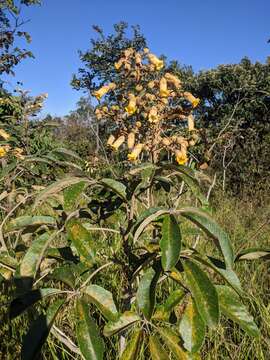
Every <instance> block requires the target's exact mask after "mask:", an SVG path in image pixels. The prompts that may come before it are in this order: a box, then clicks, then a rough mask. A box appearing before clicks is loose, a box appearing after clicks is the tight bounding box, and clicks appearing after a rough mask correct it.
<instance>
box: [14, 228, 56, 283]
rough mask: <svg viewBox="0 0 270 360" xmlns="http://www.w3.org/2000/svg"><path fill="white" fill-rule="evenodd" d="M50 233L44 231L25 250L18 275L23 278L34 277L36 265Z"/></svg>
mask: <svg viewBox="0 0 270 360" xmlns="http://www.w3.org/2000/svg"><path fill="white" fill-rule="evenodd" d="M49 240H50V234H49V233H44V234H42V235H40V236H39V237H37V238H36V239H35V240H34V241H33V243H32V245H31V246H30V248H29V249H28V250H27V252H26V254H25V255H24V258H23V259H22V262H21V266H20V276H21V277H24V278H32V279H34V278H35V277H36V273H37V270H38V267H39V265H40V262H41V259H42V257H43V254H44V251H45V249H46V248H47V246H48V242H49Z"/></svg>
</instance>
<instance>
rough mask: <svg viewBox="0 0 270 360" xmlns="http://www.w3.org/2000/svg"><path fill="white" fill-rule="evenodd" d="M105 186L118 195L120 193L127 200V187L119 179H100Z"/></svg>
mask: <svg viewBox="0 0 270 360" xmlns="http://www.w3.org/2000/svg"><path fill="white" fill-rule="evenodd" d="M99 183H100V184H101V185H103V186H104V187H106V188H108V189H110V190H112V191H113V192H115V193H116V194H117V195H119V196H120V197H121V198H122V199H123V200H125V201H126V200H127V188H126V186H125V185H124V184H122V183H121V182H119V181H116V180H113V179H110V178H104V179H102V180H100V182H99Z"/></svg>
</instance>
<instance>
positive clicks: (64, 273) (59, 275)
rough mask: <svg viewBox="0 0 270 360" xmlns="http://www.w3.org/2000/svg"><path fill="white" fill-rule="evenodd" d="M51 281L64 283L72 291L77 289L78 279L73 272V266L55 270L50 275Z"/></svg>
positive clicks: (60, 267)
mask: <svg viewBox="0 0 270 360" xmlns="http://www.w3.org/2000/svg"><path fill="white" fill-rule="evenodd" d="M50 279H53V280H58V281H62V282H63V283H64V284H66V285H67V286H69V287H71V288H72V289H74V288H75V284H76V278H75V275H74V273H73V272H72V265H63V266H59V267H57V268H55V269H54V270H53V273H52V274H51V275H50Z"/></svg>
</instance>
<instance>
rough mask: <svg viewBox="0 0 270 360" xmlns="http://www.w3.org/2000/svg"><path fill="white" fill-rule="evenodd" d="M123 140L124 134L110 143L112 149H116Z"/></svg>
mask: <svg viewBox="0 0 270 360" xmlns="http://www.w3.org/2000/svg"><path fill="white" fill-rule="evenodd" d="M124 142H125V136H124V135H121V136H120V137H119V138H118V139H117V140H115V141H114V143H112V144H111V147H112V148H113V150H115V151H117V150H118V149H119V147H120V146H121V145H122V144H123V143H124Z"/></svg>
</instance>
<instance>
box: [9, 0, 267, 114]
mask: <svg viewBox="0 0 270 360" xmlns="http://www.w3.org/2000/svg"><path fill="white" fill-rule="evenodd" d="M269 14H270V1H269V0H219V1H218V0H189V1H186V0H183V1H182V0H166V1H161V0H133V1H130V0H103V1H102V0H43V5H42V6H41V7H39V6H38V7H30V8H28V9H27V8H26V9H24V11H23V17H24V19H31V21H30V22H29V23H27V25H26V26H25V29H26V30H27V31H29V32H30V34H31V35H32V39H33V41H32V44H31V46H30V49H31V50H32V51H33V53H34V55H35V57H36V58H35V59H34V60H27V61H24V62H23V63H22V64H20V65H19V66H18V67H17V69H16V78H15V79H16V81H22V82H23V84H24V88H26V89H29V90H31V94H33V95H36V94H39V93H41V92H47V93H48V94H49V98H48V100H47V101H46V105H45V109H44V113H51V114H53V115H64V114H67V113H68V112H69V111H70V110H72V109H74V108H75V104H76V102H77V101H78V99H79V97H80V96H81V95H82V93H80V92H77V91H75V90H73V89H72V88H71V86H70V85H69V83H70V80H71V77H72V74H73V73H76V71H77V69H78V67H79V66H80V61H79V58H78V50H79V49H81V50H86V49H87V48H89V45H90V38H91V37H93V36H94V35H95V34H94V31H93V30H92V25H93V24H97V25H99V26H101V27H103V29H104V30H105V32H107V33H110V32H111V31H112V25H113V24H114V23H116V22H119V21H121V20H124V21H126V22H128V23H129V24H130V25H132V24H134V25H135V24H139V25H140V26H141V30H142V32H143V33H144V35H145V36H146V38H147V41H148V45H149V47H150V49H151V51H153V52H154V53H156V54H158V55H159V54H161V53H163V54H165V55H166V56H167V57H168V59H169V60H173V59H176V60H178V61H180V62H181V63H183V64H187V65H192V66H193V68H194V70H196V71H198V70H202V69H208V68H211V67H215V66H217V65H218V64H225V63H236V62H239V60H240V59H241V58H242V57H244V56H248V57H249V58H250V59H251V60H252V61H261V62H265V60H266V57H267V56H268V55H269V54H270V44H267V40H268V38H270V26H269V24H270V23H269ZM12 84H15V81H14V80H10V85H9V86H10V90H11V89H12Z"/></svg>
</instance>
